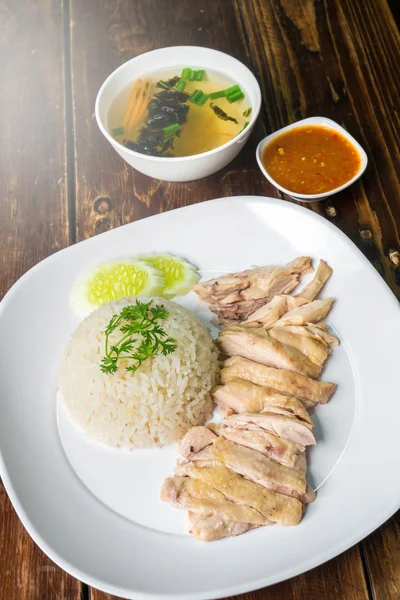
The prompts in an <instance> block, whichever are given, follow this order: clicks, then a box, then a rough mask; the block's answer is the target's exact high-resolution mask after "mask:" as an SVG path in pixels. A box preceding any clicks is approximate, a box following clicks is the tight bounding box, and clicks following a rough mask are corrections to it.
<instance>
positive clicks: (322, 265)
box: [298, 260, 333, 302]
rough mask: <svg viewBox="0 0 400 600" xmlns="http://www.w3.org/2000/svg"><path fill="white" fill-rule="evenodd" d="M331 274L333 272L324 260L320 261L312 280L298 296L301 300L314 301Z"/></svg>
mask: <svg viewBox="0 0 400 600" xmlns="http://www.w3.org/2000/svg"><path fill="white" fill-rule="evenodd" d="M332 273H333V271H332V269H331V268H330V267H329V266H328V264H327V263H326V262H325V261H324V260H320V261H319V264H318V268H317V270H316V271H315V274H314V277H313V279H312V280H311V281H310V283H308V284H307V285H306V286H305V287H304V288H303V289H302V290H301V291H300V292H299V294H298V296H301V298H304V299H305V300H307V301H308V302H311V301H312V300H314V299H315V298H316V297H317V296H318V294H319V293H320V291H321V290H322V288H323V287H324V285H325V283H326V282H327V281H328V279H329V277H330V276H331V275H332Z"/></svg>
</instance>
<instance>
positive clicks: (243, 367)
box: [221, 356, 337, 408]
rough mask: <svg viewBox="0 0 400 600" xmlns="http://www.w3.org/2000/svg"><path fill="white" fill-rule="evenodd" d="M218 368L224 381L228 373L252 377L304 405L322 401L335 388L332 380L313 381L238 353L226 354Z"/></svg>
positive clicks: (229, 375) (255, 380)
mask: <svg viewBox="0 0 400 600" xmlns="http://www.w3.org/2000/svg"><path fill="white" fill-rule="evenodd" d="M223 366H224V368H223V369H222V371H221V381H222V383H226V382H227V381H230V380H231V379H232V377H240V378H242V379H247V380H248V381H252V382H253V383H255V384H256V385H264V386H266V387H271V388H273V389H274V390H276V391H278V392H281V393H282V394H288V395H290V396H296V398H299V399H300V400H301V401H302V402H303V404H304V406H306V407H307V408H309V407H311V406H314V405H315V404H317V403H321V404H325V403H326V402H328V400H329V398H330V397H331V396H332V394H333V393H334V392H335V391H336V387H337V386H336V384H335V383H328V382H326V381H315V380H314V379H310V378H309V377H306V376H305V375H301V374H300V373H294V372H293V371H285V370H284V369H273V368H271V367H266V366H265V365H261V364H259V363H257V362H254V361H252V360H248V359H246V358H242V357H240V356H232V357H231V358H228V359H227V360H226V361H225V362H224V364H223Z"/></svg>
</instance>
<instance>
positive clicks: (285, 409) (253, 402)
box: [213, 377, 312, 424]
mask: <svg viewBox="0 0 400 600" xmlns="http://www.w3.org/2000/svg"><path fill="white" fill-rule="evenodd" d="M213 398H214V400H215V402H216V403H217V404H218V405H219V406H221V407H224V408H231V409H233V411H234V412H238V413H243V412H246V413H257V412H262V411H267V412H271V413H277V414H284V415H289V416H296V417H298V418H299V419H301V420H303V421H306V423H309V424H312V421H311V419H310V415H309V414H308V412H307V410H306V409H305V408H304V405H303V403H302V402H301V401H300V400H298V399H297V398H294V397H293V396H286V395H285V394H280V393H279V392H277V391H275V390H273V389H272V388H268V387H263V386H259V385H255V384H254V383H252V382H251V381H248V380H247V379H240V378H239V377H234V378H233V379H231V380H230V381H228V383H226V384H225V385H218V386H217V387H216V388H214V390H213ZM225 416H230V415H225Z"/></svg>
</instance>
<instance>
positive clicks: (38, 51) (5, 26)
mask: <svg viewBox="0 0 400 600" xmlns="http://www.w3.org/2000/svg"><path fill="white" fill-rule="evenodd" d="M0 15H1V17H0V21H1V24H0V30H1V38H0V87H1V93H0V113H1V117H2V143H1V144H0V181H1V183H2V186H1V202H0V256H1V269H0V298H1V297H2V296H3V295H4V294H5V293H6V292H7V290H8V289H9V288H10V287H11V285H12V284H13V283H14V282H15V281H16V280H17V279H18V278H19V277H20V276H21V275H22V274H23V273H24V272H25V271H27V270H28V269H29V268H30V267H32V266H33V265H34V264H36V263H37V262H39V261H40V260H41V259H43V258H45V257H46V256H48V255H49V254H52V253H53V252H56V251H57V250H59V249H60V248H63V247H65V246H67V245H68V214H67V209H68V207H67V204H68V203H67V188H66V181H65V173H66V163H65V128H64V78H63V24H62V9H61V4H60V2H57V1H56V0H42V1H40V2H34V1H30V2H22V1H17V0H8V1H6V2H2V4H1V8H0ZM39 32H40V33H39ZM80 596H81V585H80V583H79V582H78V581H76V580H75V579H74V578H72V577H70V576H69V575H67V574H66V573H65V572H64V571H62V570H61V569H59V568H58V567H56V566H55V565H54V563H52V561H50V560H49V559H48V558H47V556H45V555H44V554H43V552H41V550H40V549H39V548H38V547H37V546H36V544H35V543H34V542H33V541H32V540H31V538H30V537H29V535H28V534H27V533H26V531H25V529H24V527H23V526H22V524H21V523H20V521H19V519H18V517H17V515H16V513H15V511H14V509H13V508H12V506H11V503H10V501H9V499H8V497H7V494H6V492H5V490H4V487H3V486H2V485H1V483H0V598H1V599H2V600H3V599H4V600H9V599H10V600H11V599H12V600H37V599H38V598H40V599H41V600H53V599H55V598H64V599H67V598H68V599H69V600H73V599H75V600H78V599H79V598H80Z"/></svg>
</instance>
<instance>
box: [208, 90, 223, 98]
mask: <svg viewBox="0 0 400 600" xmlns="http://www.w3.org/2000/svg"><path fill="white" fill-rule="evenodd" d="M210 98H211V100H217V98H225V90H220V91H219V92H212V93H211V94H210Z"/></svg>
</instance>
